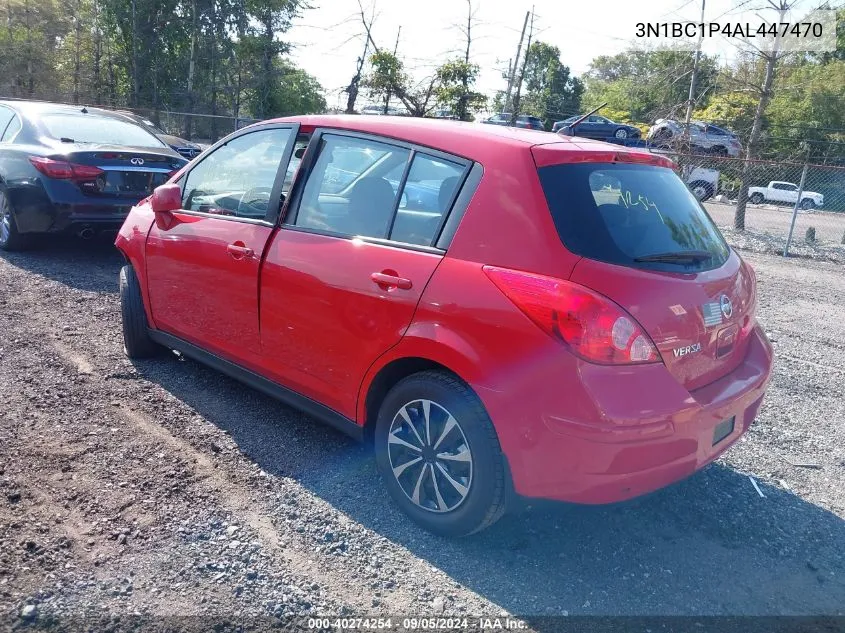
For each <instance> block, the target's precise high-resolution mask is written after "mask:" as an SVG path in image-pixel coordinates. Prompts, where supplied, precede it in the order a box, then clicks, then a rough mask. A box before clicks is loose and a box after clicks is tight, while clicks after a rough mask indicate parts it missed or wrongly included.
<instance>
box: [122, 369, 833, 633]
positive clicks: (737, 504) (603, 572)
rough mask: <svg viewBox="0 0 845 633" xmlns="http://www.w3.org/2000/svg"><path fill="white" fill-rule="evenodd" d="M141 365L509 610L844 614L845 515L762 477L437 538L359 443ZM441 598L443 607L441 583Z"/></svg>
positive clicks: (287, 412) (252, 396)
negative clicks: (394, 493) (411, 515)
mask: <svg viewBox="0 0 845 633" xmlns="http://www.w3.org/2000/svg"><path fill="white" fill-rule="evenodd" d="M136 368H137V370H138V371H139V373H141V374H142V375H143V376H144V377H145V378H147V379H149V380H151V381H154V382H156V383H158V384H160V385H161V386H162V387H163V388H165V389H166V390H167V391H169V392H170V393H171V394H173V395H174V396H175V397H177V398H179V399H180V400H182V401H183V402H185V403H186V404H188V405H189V406H191V407H193V408H194V409H195V410H196V411H198V412H199V413H200V414H202V415H203V416H204V417H205V418H206V419H207V420H209V421H211V422H212V423H214V424H215V425H217V426H218V427H220V428H221V429H223V430H225V431H226V432H227V433H229V434H230V436H231V437H232V438H233V440H234V441H235V442H236V443H237V445H238V447H239V448H240V450H241V451H242V452H243V453H245V454H246V455H248V456H249V457H250V458H251V459H253V460H254V461H255V462H256V463H257V464H258V465H259V466H260V467H261V468H262V469H263V470H264V471H265V472H267V473H270V474H272V475H275V476H286V477H291V478H293V479H295V480H297V481H298V482H300V483H301V484H302V485H303V486H305V487H306V488H307V489H309V490H311V491H312V492H313V493H314V494H316V495H318V496H319V497H321V498H322V499H324V500H326V501H327V502H329V503H330V504H332V505H333V506H334V507H335V508H337V509H339V510H340V511H342V512H344V513H345V514H347V515H348V516H350V517H351V518H352V519H354V520H355V521H358V522H359V523H361V524H362V525H364V526H366V527H368V528H370V529H372V530H374V531H375V532H377V533H379V534H381V535H383V536H384V537H386V538H388V539H390V540H391V541H393V542H395V543H397V544H399V545H401V546H402V547H405V548H407V549H408V550H409V551H411V552H412V553H413V554H414V555H416V556H418V557H420V558H421V559H424V560H426V561H428V562H429V563H430V564H431V565H433V566H435V567H437V568H439V569H441V570H442V571H444V572H445V573H446V574H448V575H449V576H450V577H451V578H452V579H453V580H454V581H455V582H457V583H460V584H461V585H463V586H465V587H467V588H469V589H471V590H472V591H474V592H476V593H478V594H480V595H481V596H484V597H485V598H487V599H489V600H490V601H492V602H494V603H496V604H498V605H500V606H501V607H502V608H504V609H506V610H507V611H509V612H511V613H514V614H522V615H528V614H530V615H538V616H542V615H565V614H570V615H576V614H585V615H591V614H601V615H658V614H659V615H708V614H719V615H726V614H727V615H764V614H765V615H778V614H836V613H842V612H843V611H845V600H843V596H845V562H843V557H842V556H843V555H842V552H841V551H840V550H841V546H842V544H843V543H845V521H843V520H842V519H841V518H839V517H838V516H836V515H835V514H833V513H831V512H828V511H826V510H824V509H823V508H820V507H818V506H816V505H813V504H811V503H808V502H806V501H804V500H802V499H801V498H800V497H798V496H796V495H794V494H792V493H790V492H788V491H786V490H782V489H779V488H774V487H771V486H767V485H764V484H762V483H760V484H759V486H760V490H761V491H762V493H763V494H764V495H765V497H761V496H760V494H758V492H757V490H756V489H755V488H754V486H753V484H752V483H751V481H750V480H749V478H748V476H746V475H744V474H741V473H739V472H736V471H734V470H732V469H730V468H727V467H724V466H721V465H718V464H717V465H713V466H710V467H709V468H707V469H705V470H704V471H702V472H701V473H699V474H697V475H695V476H693V477H691V478H690V479H687V480H685V481H683V482H680V483H679V484H676V485H675V486H672V487H670V488H668V489H666V490H663V491H660V492H657V493H654V494H652V495H650V496H647V497H643V498H640V499H637V500H633V501H630V502H627V503H624V504H617V505H612V506H597V507H589V506H573V505H568V504H559V503H550V502H538V503H533V504H529V505H527V506H526V507H524V508H522V510H521V511H520V512H519V513H517V514H513V515H508V516H506V517H505V518H504V519H502V520H501V521H500V522H499V523H497V524H496V525H494V526H493V527H491V528H490V529H488V530H486V531H484V532H482V533H480V534H477V535H474V536H471V537H468V538H463V539H455V540H448V539H442V538H438V537H435V536H432V535H430V534H428V533H426V532H423V531H422V530H420V529H419V528H417V527H415V526H414V525H413V524H412V523H411V522H410V521H409V520H407V519H406V518H405V517H404V515H402V514H401V513H400V512H399V511H398V510H397V509H396V506H395V505H393V504H392V502H391V501H390V499H389V498H388V496H387V493H386V492H385V489H384V487H383V485H382V483H381V481H380V479H379V477H378V474H377V472H376V470H375V465H374V460H373V459H372V457H371V452H370V451H369V450H367V448H366V447H363V446H360V445H358V444H355V443H354V442H352V441H351V440H349V439H347V438H345V437H344V436H342V435H340V434H339V433H337V432H335V431H333V430H331V429H329V428H327V427H325V426H323V425H321V424H320V423H318V422H316V421H314V420H312V419H311V418H309V417H308V416H305V415H304V414H301V413H299V412H296V411H293V410H291V409H289V408H287V407H285V406H284V405H281V404H279V403H278V402H276V401H274V400H272V399H271V398H269V397H265V396H263V395H262V394H259V393H257V392H254V391H252V390H249V389H244V388H243V387H242V386H241V385H240V384H238V383H236V382H235V381H232V380H229V379H227V378H224V377H222V376H220V375H219V374H217V373H216V372H214V371H212V370H209V369H206V368H204V367H203V366H201V365H199V364H198V363H195V362H193V361H191V360H183V361H181V362H180V361H175V360H172V359H165V360H157V361H146V362H139V363H137V364H136ZM364 564H366V563H365V561H363V562H362V565H364ZM443 595H444V596H446V598H447V601H446V604H447V605H450V601H451V599H450V598H449V591H448V588H444V593H443ZM451 606H452V607H454V606H457V605H451ZM450 608H451V607H450ZM542 628H543V629H545V630H549V631H553V630H555V625H554V623H551V624H547V625H544V626H543V627H542Z"/></svg>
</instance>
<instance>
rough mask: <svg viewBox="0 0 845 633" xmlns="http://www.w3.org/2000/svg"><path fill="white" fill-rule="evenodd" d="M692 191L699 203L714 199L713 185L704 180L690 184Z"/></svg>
mask: <svg viewBox="0 0 845 633" xmlns="http://www.w3.org/2000/svg"><path fill="white" fill-rule="evenodd" d="M689 188H690V191H692V195H694V196H695V198H696V200H698V201H699V202H704V201H705V200H709V199H710V198H712V197H713V185H711V184H710V183H709V182H706V181H704V180H696V181H695V182H692V183H690V186H689Z"/></svg>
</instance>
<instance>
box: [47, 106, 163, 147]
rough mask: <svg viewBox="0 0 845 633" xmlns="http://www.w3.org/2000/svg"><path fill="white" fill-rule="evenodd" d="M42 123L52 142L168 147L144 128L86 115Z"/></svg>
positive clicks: (66, 115)
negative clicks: (60, 140)
mask: <svg viewBox="0 0 845 633" xmlns="http://www.w3.org/2000/svg"><path fill="white" fill-rule="evenodd" d="M41 123H42V124H43V125H44V128H45V129H46V131H47V133H48V134H49V135H50V136H51V137H52V138H55V139H71V140H72V141H73V142H75V143H103V144H108V145H130V146H134V147H155V148H162V147H167V145H165V144H164V143H162V142H161V141H160V140H158V139H157V138H156V137H155V136H153V135H152V134H150V133H149V132H147V131H146V130H145V129H144V128H142V127H140V126H138V125H135V124H133V123H129V122H128V121H121V120H120V119H113V118H111V117H105V116H97V115H93V114H82V113H79V114H76V113H61V114H59V113H54V114H45V115H44V116H42V117H41ZM69 142H70V141H69Z"/></svg>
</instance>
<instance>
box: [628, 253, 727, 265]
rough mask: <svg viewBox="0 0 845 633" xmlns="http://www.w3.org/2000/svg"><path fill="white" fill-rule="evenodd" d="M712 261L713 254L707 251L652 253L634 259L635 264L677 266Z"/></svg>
mask: <svg viewBox="0 0 845 633" xmlns="http://www.w3.org/2000/svg"><path fill="white" fill-rule="evenodd" d="M711 259H713V254H712V253H708V252H707V251H678V252H676V253H654V254H653V255H642V256H641V257H635V258H634V261H635V262H666V263H678V264H687V263H689V264H697V263H700V262H706V261H709V260H711Z"/></svg>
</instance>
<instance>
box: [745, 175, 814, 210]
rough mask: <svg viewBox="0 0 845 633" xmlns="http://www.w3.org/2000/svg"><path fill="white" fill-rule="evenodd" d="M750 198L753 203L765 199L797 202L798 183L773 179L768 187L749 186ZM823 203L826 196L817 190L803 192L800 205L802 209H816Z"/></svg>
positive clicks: (777, 201) (778, 201) (768, 200)
mask: <svg viewBox="0 0 845 633" xmlns="http://www.w3.org/2000/svg"><path fill="white" fill-rule="evenodd" d="M748 200H749V202H752V203H753V204H761V203H762V202H764V201H766V202H775V203H781V204H784V203H788V204H795V203H796V202H798V185H796V184H795V183H792V182H782V181H780V180H773V181H772V182H770V183H769V186H768V187H749V188H748ZM823 204H824V196H823V195H822V194H820V193H816V192H815V191H802V192H801V204H800V207H801V208H802V209H815V208H816V207H820V206H822V205H823Z"/></svg>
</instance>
